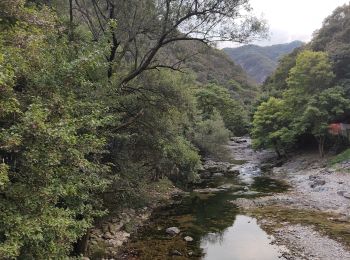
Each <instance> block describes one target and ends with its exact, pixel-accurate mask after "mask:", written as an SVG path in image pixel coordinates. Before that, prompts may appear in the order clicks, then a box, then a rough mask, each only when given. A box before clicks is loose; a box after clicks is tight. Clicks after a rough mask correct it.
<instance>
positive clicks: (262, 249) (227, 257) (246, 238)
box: [201, 215, 281, 260]
mask: <svg viewBox="0 0 350 260" xmlns="http://www.w3.org/2000/svg"><path fill="white" fill-rule="evenodd" d="M270 242H271V240H270V239H269V237H268V235H267V234H266V233H265V232H264V231H263V230H262V229H261V228H260V227H259V225H258V224H257V222H256V220H255V219H253V218H250V217H247V216H243V215H238V216H236V220H235V222H234V224H233V225H232V226H231V227H229V228H227V229H225V230H224V231H223V232H221V233H217V234H213V233H209V234H207V235H206V236H204V237H203V238H202V240H201V248H203V250H204V253H205V255H204V257H203V259H204V260H217V259H220V260H275V259H276V260H277V259H281V253H280V252H279V248H278V247H277V246H274V245H271V244H270Z"/></svg>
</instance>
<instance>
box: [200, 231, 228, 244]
mask: <svg viewBox="0 0 350 260" xmlns="http://www.w3.org/2000/svg"><path fill="white" fill-rule="evenodd" d="M227 232H228V228H226V229H224V230H223V231H221V232H217V233H209V234H207V235H206V236H204V237H203V240H202V241H203V242H204V243H208V244H216V243H220V245H221V244H222V243H223V242H224V237H225V234H226V233H227Z"/></svg>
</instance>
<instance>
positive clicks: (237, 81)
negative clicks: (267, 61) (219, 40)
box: [166, 41, 258, 104]
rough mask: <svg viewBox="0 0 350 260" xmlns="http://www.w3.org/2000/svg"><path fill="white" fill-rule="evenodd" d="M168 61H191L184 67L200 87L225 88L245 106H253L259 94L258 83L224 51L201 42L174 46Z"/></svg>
mask: <svg viewBox="0 0 350 260" xmlns="http://www.w3.org/2000/svg"><path fill="white" fill-rule="evenodd" d="M193 53H194V54H195V55H193ZM166 57H167V59H168V60H170V61H172V62H174V61H175V60H176V59H177V60H181V59H182V57H188V58H187V59H185V61H184V62H183V64H182V67H183V69H185V70H186V69H188V70H190V71H192V72H193V75H194V77H195V78H196V80H197V82H198V83H200V85H203V86H205V85H206V84H211V83H214V84H218V85H221V86H224V87H226V88H227V89H228V90H230V92H231V93H232V96H233V97H234V98H236V99H237V100H239V101H241V102H242V103H243V104H249V103H251V102H253V100H254V98H255V97H256V95H257V93H258V86H257V84H256V82H255V80H254V79H252V78H250V77H249V75H247V73H246V72H245V71H244V70H243V68H242V67H241V66H240V65H238V64H236V63H235V62H234V61H232V59H231V58H230V57H229V56H228V55H227V54H226V53H225V52H224V51H222V50H218V49H216V48H213V47H210V46H208V45H206V44H204V43H201V42H197V41H183V42H178V43H176V44H174V45H172V46H171V47H170V48H169V49H168V50H167V52H166ZM175 58H176V59H175ZM170 63H171V62H170Z"/></svg>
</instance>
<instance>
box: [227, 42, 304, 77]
mask: <svg viewBox="0 0 350 260" xmlns="http://www.w3.org/2000/svg"><path fill="white" fill-rule="evenodd" d="M303 44H304V43H303V42H301V41H293V42H290V43H284V44H276V45H271V46H258V45H254V44H248V45H244V46H240V47H236V48H224V49H223V50H224V51H225V52H226V53H227V55H229V56H230V57H231V58H232V60H233V61H234V62H236V63H237V64H239V65H241V66H242V68H243V69H244V70H245V71H246V72H247V73H248V75H249V76H250V77H251V78H252V79H254V80H255V81H256V83H258V84H262V83H263V82H264V81H265V80H266V78H267V77H269V76H271V74H272V73H273V72H274V71H275V70H276V68H277V66H278V61H279V60H280V59H281V58H282V57H283V56H285V55H287V54H289V53H291V52H292V51H293V50H294V49H295V48H299V47H301V46H302V45H303Z"/></svg>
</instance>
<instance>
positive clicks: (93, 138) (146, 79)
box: [0, 0, 259, 259]
mask: <svg viewBox="0 0 350 260" xmlns="http://www.w3.org/2000/svg"><path fill="white" fill-rule="evenodd" d="M117 2H118V3H117ZM46 3H48V1H24V0H23V1H22V0H16V1H7V2H6V1H2V2H1V3H0V30H1V36H0V258H1V259H2V258H4V259H12V258H19V259H66V258H67V257H68V256H69V255H74V254H79V253H82V252H73V250H74V249H73V247H74V246H73V245H74V244H75V243H76V242H77V241H78V240H79V239H81V238H82V237H83V236H84V234H86V232H87V230H88V229H90V228H91V227H92V226H93V224H94V223H95V222H96V220H97V219H98V218H100V217H101V216H103V215H104V214H106V213H107V209H109V210H111V211H112V210H115V211H118V210H120V209H122V208H124V207H140V206H144V205H146V204H147V199H149V197H150V196H148V195H149V194H147V192H149V187H152V184H154V183H156V182H157V181H159V180H161V179H166V180H167V179H170V180H172V181H173V183H175V184H179V185H185V184H186V183H188V182H190V181H193V180H194V179H195V178H196V177H197V169H198V168H199V166H200V159H201V158H200V155H199V148H200V149H202V150H204V151H206V152H209V153H213V154H218V153H219V152H221V151H222V145H224V144H226V142H227V140H228V138H229V135H230V131H229V130H228V129H227V128H229V129H231V130H232V131H234V133H237V134H239V133H242V132H244V131H245V127H246V121H245V120H246V119H245V115H244V114H245V113H244V110H243V108H242V104H240V103H239V102H238V101H235V100H234V99H233V98H232V93H230V92H229V91H228V90H227V89H225V88H223V87H218V86H214V85H211V86H208V87H207V88H206V87H203V88H200V87H199V86H198V84H199V82H206V83H208V82H220V83H222V84H223V85H225V87H227V88H228V87H229V85H230V83H228V81H229V80H231V79H234V83H235V84H236V83H237V84H238V85H239V87H240V90H239V92H240V94H242V95H244V97H246V100H245V101H247V102H248V103H249V100H248V99H250V98H251V96H252V97H253V96H254V93H253V92H255V90H254V91H253V90H252V89H249V87H250V85H249V82H248V79H247V78H246V75H244V73H243V72H242V70H241V69H240V68H239V67H238V66H236V65H235V64H234V63H232V62H231V61H230V60H229V59H228V58H227V57H226V56H225V55H224V54H223V53H222V52H220V51H217V50H213V49H209V54H210V55H209V56H206V55H205V54H203V53H202V54H201V55H199V56H198V59H197V60H195V61H194V63H193V64H191V65H192V66H189V67H190V68H192V69H193V70H194V67H196V66H203V65H205V66H204V67H207V71H210V73H208V77H206V78H203V77H204V76H203V75H200V72H201V71H202V69H200V70H198V73H197V74H195V75H194V76H185V75H184V74H182V73H175V72H173V71H171V72H169V71H168V70H165V69H162V68H158V67H157V66H155V67H157V68H158V70H152V69H151V68H152V67H153V65H154V64H155V63H156V61H157V62H158V61H159V60H160V61H162V62H163V60H162V59H164V57H167V58H169V60H172V59H173V57H171V55H170V53H172V51H173V49H175V50H176V46H173V45H172V46H171V48H169V49H165V48H163V50H164V53H165V54H164V53H160V52H159V53H158V54H157V56H155V57H156V58H155V59H154V60H151V61H150V63H149V64H148V65H146V66H145V68H143V67H142V68H140V71H141V72H142V73H137V74H135V75H133V76H132V77H131V79H132V80H131V79H130V80H127V81H123V80H125V78H126V76H127V75H129V74H130V73H131V72H133V69H134V68H135V66H136V67H137V66H141V65H142V64H137V63H138V62H141V61H142V59H136V60H135V61H131V59H133V57H131V56H130V53H131V52H132V50H134V49H133V48H134V47H135V48H137V49H135V50H137V51H136V52H135V54H136V55H138V54H140V55H144V54H147V53H149V52H148V51H149V46H148V45H149V44H153V42H144V40H145V37H143V36H142V37H141V38H140V41H139V39H137V41H134V40H131V41H128V40H127V39H126V37H127V36H129V35H126V34H125V28H126V27H125V26H129V24H128V21H125V20H120V19H119V20H118V19H117V20H115V18H111V19H109V20H108V21H106V23H105V24H106V25H107V26H109V27H108V28H105V29H106V30H105V33H103V34H102V35H95V34H94V33H95V32H94V31H93V30H91V29H92V23H94V22H96V20H95V19H96V17H94V18H92V20H91V21H90V22H91V24H89V26H87V24H85V21H84V20H83V18H82V17H80V16H79V15H76V12H78V11H81V10H78V9H74V12H73V17H70V16H69V5H68V4H69V2H68V1H67V2H62V1H50V7H48V6H46ZM116 3H117V4H118V7H123V8H124V9H123V10H122V11H121V12H120V10H118V15H119V16H120V15H121V14H122V15H123V17H124V18H125V16H124V15H125V14H124V12H123V11H130V10H131V9H129V7H132V8H137V7H139V8H140V9H137V10H136V11H137V12H141V13H142V12H145V13H144V14H145V15H146V16H145V17H146V18H147V22H142V24H140V21H141V20H138V23H137V24H138V25H142V26H146V27H147V26H151V27H147V28H157V30H155V31H152V33H154V36H155V37H157V36H159V35H158V34H157V33H161V32H162V31H163V30H158V29H159V28H160V27H157V26H158V25H159V21H158V20H157V19H154V16H153V14H154V12H155V11H157V10H155V9H154V6H153V5H152V4H150V3H151V2H149V1H146V2H145V5H144V6H143V5H139V4H138V2H137V1H133V2H130V3H129V2H128V3H127V4H126V2H125V6H123V4H124V2H123V3H122V2H120V1H116ZM135 3H137V4H135ZM227 3H228V2H227ZM129 4H130V5H129ZM225 4H226V3H225ZM206 5H207V3H206ZM111 6H112V5H111ZM111 6H108V8H110V7H111ZM141 6H142V8H141ZM75 7H76V8H78V6H75ZM91 7H92V6H91V5H89V4H87V6H84V8H86V10H87V9H89V8H91ZM143 7H145V8H143ZM113 8H114V7H113ZM54 10H56V11H54ZM89 10H91V9H89ZM159 10H160V9H159ZM159 10H158V11H159ZM180 11H182V10H180ZM214 11H215V10H214ZM130 17H131V16H130ZM71 18H72V19H71ZM125 19H126V20H127V18H125ZM116 21H117V22H116ZM103 25H104V24H103ZM132 29H135V28H132ZM249 30H250V29H249ZM251 30H253V31H254V32H257V31H258V30H259V28H255V29H254V28H252V29H251ZM175 31H176V30H174V34H173V33H171V34H169V35H166V37H175V36H176V35H177V33H176V32H175ZM253 31H252V32H253ZM137 37H139V34H137ZM242 37H248V35H247V36H242ZM92 39H94V40H95V41H92ZM116 39H117V40H118V41H119V40H121V41H122V42H123V43H122V45H120V46H119V48H117V49H116V50H117V54H116V55H115V56H114V57H112V58H109V57H110V56H111V51H112V49H113V47H115V46H111V45H113V44H115V41H116ZM118 41H117V42H118ZM138 42H140V43H138ZM130 43H132V44H130ZM134 43H137V44H140V45H137V46H134ZM168 46H170V44H169V45H168ZM200 46H202V45H201V44H200ZM147 48H148V49H147ZM179 48H180V49H181V48H182V50H183V49H184V48H183V46H182V47H181V46H180V47H179ZM198 48H199V45H198V46H194V49H193V50H192V52H196V50H197V49H198ZM206 48H208V47H206ZM131 49H132V50H131ZM130 50H131V52H130ZM151 50H153V49H152V48H151ZM206 50H208V49H206ZM124 51H125V52H124ZM180 52H181V51H178V52H177V53H175V54H174V56H176V55H180V54H181V53H180ZM192 52H191V53H190V55H192V54H193V53H192ZM168 54H169V55H168ZM168 56H169V57H168ZM106 57H108V58H106ZM213 57H214V58H215V62H213V63H212V64H211V65H210V66H207V64H206V63H207V62H208V60H211V59H212V58H213ZM165 60H166V61H168V59H165ZM220 66H221V67H225V69H226V70H223V71H222V74H220V75H216V74H217V73H216V72H212V71H211V70H212V68H215V67H220ZM194 78H196V80H194ZM121 82H123V84H121ZM238 85H237V86H238ZM246 88H248V89H246ZM198 89H199V91H198ZM237 92H238V91H237ZM235 98H238V97H235ZM207 105H208V106H209V107H210V108H211V110H210V111H209V110H208V111H207V110H206V109H207V108H206V106H207ZM198 115H200V116H198ZM224 122H225V123H224ZM225 124H226V127H225ZM103 249H104V248H103V246H99V245H98V246H97V248H96V251H98V252H97V253H98V254H101V253H103V252H101V250H103Z"/></svg>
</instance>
